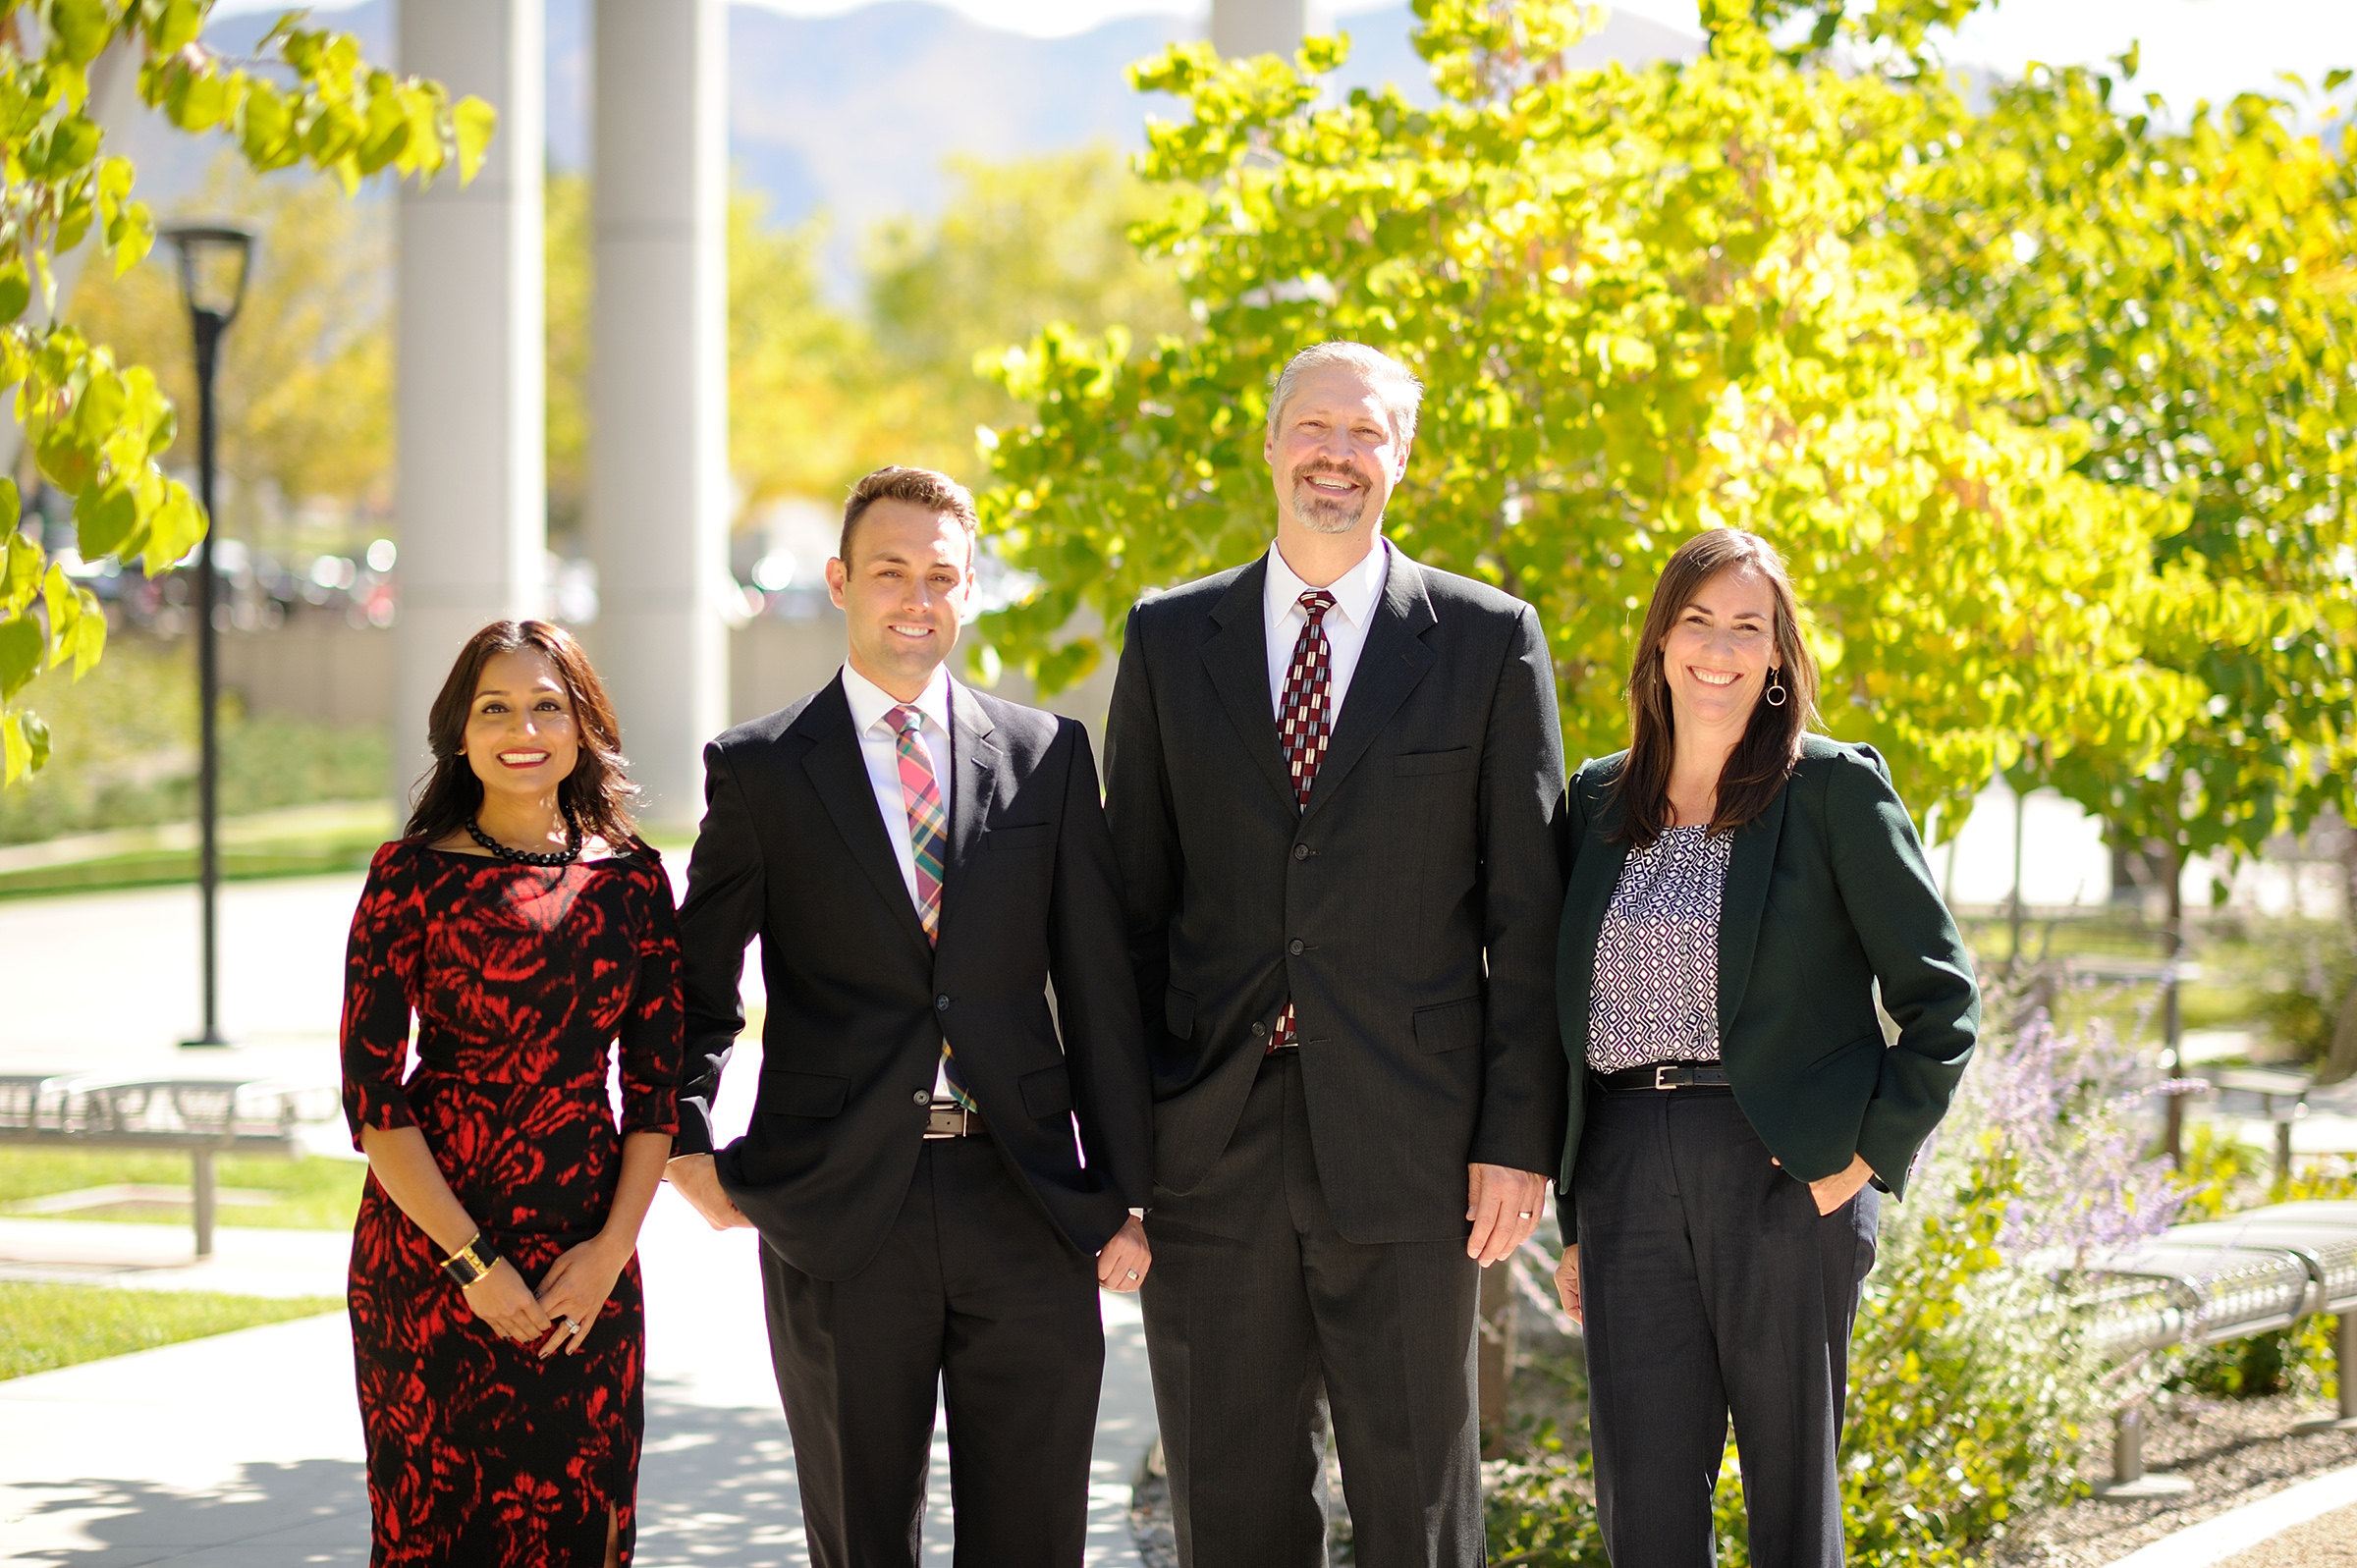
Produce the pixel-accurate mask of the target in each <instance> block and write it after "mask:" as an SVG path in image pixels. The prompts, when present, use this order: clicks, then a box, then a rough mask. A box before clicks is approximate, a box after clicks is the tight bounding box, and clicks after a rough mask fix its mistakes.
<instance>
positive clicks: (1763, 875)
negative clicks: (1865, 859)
mask: <svg viewBox="0 0 2357 1568" xmlns="http://www.w3.org/2000/svg"><path fill="white" fill-rule="evenodd" d="M1791 793H1792V786H1791V785H1790V784H1785V785H1784V787H1783V788H1781V789H1779V790H1778V791H1777V792H1776V796H1775V798H1774V799H1772V800H1770V801H1769V802H1768V809H1767V810H1766V811H1763V812H1761V813H1760V814H1759V816H1758V817H1756V818H1754V819H1753V820H1752V821H1751V822H1748V823H1746V824H1745V825H1744V826H1743V827H1741V828H1739V829H1737V830H1736V831H1735V842H1734V847H1733V849H1732V850H1731V851H1729V854H1728V858H1727V891H1726V892H1725V893H1724V894H1723V896H1722V899H1721V902H1720V906H1719V1027H1720V1029H1721V1031H1722V1038H1725V1036H1724V1031H1725V1030H1726V1029H1727V1026H1728V1025H1730V1024H1732V1023H1733V1022H1734V1021H1735V1011H1736V1009H1737V1008H1739V1007H1741V1006H1742V1005H1743V993H1744V992H1745V990H1747V989H1748V988H1749V987H1750V985H1751V961H1752V958H1753V955H1754V954H1756V953H1757V952H1758V951H1759V946H1760V916H1761V914H1762V913H1763V912H1764V911H1765V910H1766V909H1767V907H1768V883H1769V881H1770V878H1771V875H1772V873H1774V871H1775V870H1776V846H1777V843H1778V841H1779V840H1780V839H1781V838H1782V837H1783V831H1784V801H1785V799H1786V798H1787V797H1788V796H1789V795H1790V794H1791Z"/></svg>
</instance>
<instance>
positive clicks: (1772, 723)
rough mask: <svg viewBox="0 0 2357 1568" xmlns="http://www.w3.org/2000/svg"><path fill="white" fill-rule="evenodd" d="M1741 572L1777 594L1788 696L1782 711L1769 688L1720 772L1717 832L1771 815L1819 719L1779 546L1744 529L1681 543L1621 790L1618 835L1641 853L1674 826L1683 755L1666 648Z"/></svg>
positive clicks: (1647, 634)
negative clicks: (1707, 586) (1686, 620)
mask: <svg viewBox="0 0 2357 1568" xmlns="http://www.w3.org/2000/svg"><path fill="white" fill-rule="evenodd" d="M1730 568H1744V569H1748V570H1751V571H1754V572H1757V573H1758V574H1759V576H1760V577H1761V579H1762V580H1763V581H1765V582H1766V583H1767V584H1768V587H1769V590H1770V591H1771V593H1772V594H1773V595H1774V596H1775V599H1776V666H1777V668H1778V671H1779V676H1780V678H1781V681H1782V684H1783V687H1784V690H1785V691H1786V693H1787V694H1788V695H1787V696H1786V697H1785V699H1784V703H1783V706H1781V707H1778V706H1775V705H1774V704H1772V703H1770V702H1769V701H1768V700H1767V692H1766V690H1765V689H1763V690H1762V692H1761V694H1760V700H1759V702H1758V704H1757V705H1756V706H1755V707H1754V708H1753V709H1752V713H1751V723H1750V724H1749V725H1747V726H1746V727H1745V728H1744V730H1743V738H1742V739H1740V740H1738V741H1736V742H1735V749H1734V750H1733V751H1731V752H1729V753H1728V754H1727V766H1726V767H1725V768H1724V769H1723V770H1721V772H1720V775H1719V800H1718V804H1717V805H1716V806H1715V807H1714V808H1713V810H1712V813H1711V832H1713V833H1732V832H1734V831H1735V830H1736V829H1737V828H1740V827H1742V826H1743V825H1744V824H1745V823H1747V822H1750V821H1752V820H1753V819H1754V818H1756V817H1758V816H1759V815H1760V813H1761V812H1763V811H1766V810H1767V809H1768V805H1769V802H1771V801H1773V800H1774V799H1775V798H1776V792H1777V791H1778V790H1779V789H1781V788H1782V787H1783V786H1784V781H1785V779H1787V778H1788V777H1790V775H1791V772H1792V765H1793V764H1794V763H1795V762H1796V761H1798V760H1799V758H1800V734H1801V731H1802V730H1805V729H1807V728H1808V727H1809V726H1811V725H1813V724H1815V723H1816V722H1817V661H1816V659H1815V658H1813V657H1812V656H1811V655H1810V653H1809V647H1808V644H1807V643H1805V642H1803V641H1802V640H1801V636H1800V607H1799V604H1798V603H1797V602H1796V601H1795V600H1794V599H1793V597H1792V579H1791V578H1790V577H1789V576H1787V575H1786V574H1785V572H1784V562H1783V558H1782V557H1781V556H1780V555H1778V554H1777V553H1776V547H1775V546H1774V545H1772V544H1770V543H1769V542H1768V541H1767V540H1765V539H1763V538H1761V537H1760V536H1759V535H1758V534H1756V533H1745V532H1744V531H1743V530H1742V529H1740V528H1713V529H1710V530H1709V531H1707V532H1704V533H1699V534H1696V535H1695V536H1694V537H1693V538H1691V539H1689V540H1687V541H1686V542H1685V543H1684V544H1682V545H1680V546H1678V548H1677V553H1676V554H1675V555H1673V556H1672V557H1671V558H1670V564H1669V565H1668V566H1666V567H1664V568H1662V576H1661V580H1660V581H1659V582H1656V583H1655V584H1654V585H1653V603H1652V604H1651V605H1649V606H1647V607H1646V611H1645V631H1644V634H1643V635H1642V636H1640V637H1639V638H1638V639H1637V657H1636V660H1635V662H1634V663H1633V664H1631V665H1630V666H1629V671H1628V756H1627V759H1626V760H1625V761H1623V762H1622V763H1621V765H1620V771H1619V773H1618V774H1617V775H1616V776H1615V778H1614V780H1613V785H1612V787H1613V799H1614V800H1615V801H1617V803H1618V805H1619V807H1620V820H1619V821H1618V822H1617V824H1615V826H1614V828H1613V831H1612V837H1614V838H1625V839H1627V840H1628V841H1629V842H1630V843H1632V844H1634V845H1636V846H1637V847H1638V848H1640V849H1643V848H1646V847H1648V846H1650V845H1651V844H1652V843H1653V841H1654V840H1655V839H1657V838H1660V837H1661V836H1662V830H1663V829H1664V828H1665V827H1667V826H1668V825H1669V821H1668V819H1669V816H1670V767H1671V764H1672V761H1673V760H1674V759H1675V757H1676V754H1677V720H1676V717H1675V716H1674V714H1673V713H1672V709H1671V705H1670V678H1669V676H1668V675H1667V674H1666V673H1665V672H1664V671H1663V669H1662V644H1663V643H1664V642H1665V641H1667V640H1668V639H1669V636H1670V630H1671V628H1672V626H1674V625H1676V624H1677V618H1678V617H1679V616H1680V615H1682V614H1684V613H1685V609H1686V606H1688V605H1690V604H1692V603H1693V602H1694V596H1695V595H1696V594H1698V593H1700V592H1701V591H1702V585H1703V584H1704V583H1706V582H1708V581H1710V580H1711V578H1713V577H1715V576H1717V575H1718V574H1719V573H1720V572H1722V571H1727V570H1729V569H1730Z"/></svg>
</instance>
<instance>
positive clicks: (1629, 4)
mask: <svg viewBox="0 0 2357 1568" xmlns="http://www.w3.org/2000/svg"><path fill="white" fill-rule="evenodd" d="M748 3H751V4H757V5H762V6H766V7H767V8H768V9H770V10H773V11H778V12H782V13H785V14H787V15H789V16H832V15H838V14H840V13H843V12H846V11H852V10H856V9H858V7H859V6H860V5H862V4H866V3H868V0H748ZM938 3H942V4H946V5H948V6H949V8H950V9H952V10H954V11H958V12H961V13H963V14H964V15H965V16H967V17H970V18H972V19H973V20H974V21H976V22H980V23H983V24H985V25H987V26H990V27H1004V28H1008V29H1011V30H1014V31H1017V32H1028V33H1033V34H1037V35H1040V36H1045V37H1054V36H1061V35H1064V34H1068V33H1073V32H1083V31H1086V30H1087V29H1088V28H1090V27H1096V26H1098V25H1099V24H1101V23H1105V22H1110V21H1112V20H1114V19H1116V18H1118V17H1126V16H1138V15H1145V14H1155V15H1167V16H1195V17H1208V16H1209V15H1210V6H1209V3H1208V0H938ZM1385 3H1386V0H1311V5H1312V12H1311V15H1312V20H1313V25H1314V24H1315V23H1316V22H1319V21H1334V20H1343V21H1347V19H1348V18H1349V16H1350V15H1351V14H1352V13H1353V12H1358V11H1365V10H1371V9H1375V8H1377V7H1378V6H1380V5H1383V4H1385ZM286 4H287V0H221V3H220V4H219V5H218V6H216V7H215V9H216V10H218V11H221V12H225V13H226V12H233V11H269V10H276V9H283V8H284V6H285V5H286ZM331 8H332V4H331V5H330V6H322V9H331ZM1619 9H1622V10H1626V11H1629V12H1632V13H1634V14H1637V15H1640V16H1644V17H1647V18H1650V19H1652V20H1654V21H1657V22H1663V23H1667V24H1669V25H1670V26H1672V27H1679V28H1682V29H1685V30H1688V31H1692V30H1697V28H1696V22H1695V4H1694V0H1622V3H1621V5H1620V7H1619ZM2130 39H2138V40H2140V41H2141V43H2142V46H2143V63H2142V64H2143V69H2142V72H2141V74H2140V76H2139V78H2138V82H2139V84H2140V85H2141V86H2143V87H2144V88H2145V89H2146V90H2148V91H2157V92H2160V93H2161V94H2163V95H2164V96H2165V97H2166V98H2167V99H2168V100H2169V101H2170V103H2171V104H2172V105H2176V106H2178V107H2185V106H2189V105H2190V104H2191V103H2192V102H2193V100H2195V99H2196V98H2202V97H2208V98H2212V99H2222V98H2225V97H2227V96H2229V95H2231V94H2232V93H2234V92H2236V91H2240V90H2242V89H2244V88H2247V87H2262V86H2270V85H2273V84H2275V76H2276V73H2278V72H2281V71H2294V72H2301V73H2306V74H2307V75H2309V77H2310V78H2311V79H2312V80H2311V83H2310V84H2311V85H2314V84H2315V83H2314V81H2313V78H2314V77H2316V76H2319V75H2321V74H2322V73H2323V72H2324V71H2325V70H2327V69H2329V68H2330V67H2332V66H2336V65H2350V66H2357V3H2352V0H1998V4H1996V5H1995V6H1994V7H1990V8H1985V9H1984V10H1983V11H1981V12H1980V13H1978V14H1976V15H1975V16H1974V17H1972V18H1971V19H1970V20H1969V21H1967V22H1966V24H1965V25H1964V27H1963V28H1962V30H1961V33H1960V34H1959V36H1958V37H1957V38H1956V40H1955V42H1954V45H1953V47H1952V49H1951V51H1950V54H1949V58H1950V59H1951V60H1952V61H1954V62H1955V63H1957V64H1969V65H1981V66H1989V67H1993V68H1995V69H1996V70H1998V71H2000V72H2001V73H2003V74H2005V75H2008V76H2009V75H2013V74H2016V73H2018V72H2019V71H2020V70H2021V68H2022V67H2023V66H2024V65H2026V64H2027V63H2029V62H2030V61H2032V60H2044V61H2048V62H2050V63H2054V64H2085V65H2101V64H2102V63H2103V62H2104V61H2105V60H2107V59H2108V58H2109V57H2110V56H2112V55H2114V54H2117V53H2118V52H2119V51H2120V50H2121V49H2122V48H2124V47H2125V46H2126V45H2127V43H2128V41H2129V40H2130Z"/></svg>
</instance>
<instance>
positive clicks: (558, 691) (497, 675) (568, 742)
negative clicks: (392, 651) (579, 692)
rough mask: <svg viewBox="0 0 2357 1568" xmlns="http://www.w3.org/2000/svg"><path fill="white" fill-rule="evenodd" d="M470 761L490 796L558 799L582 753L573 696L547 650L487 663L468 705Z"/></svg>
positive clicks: (505, 656) (525, 650) (499, 657)
mask: <svg viewBox="0 0 2357 1568" xmlns="http://www.w3.org/2000/svg"><path fill="white" fill-rule="evenodd" d="M580 752H581V746H580V731H579V730H577V729H576V727H575V723H574V713H573V694H572V693H571V692H570V691H568V690H566V689H565V682H564V680H563V678H562V677H560V676H558V674H557V667H556V666H555V665H554V664H552V663H550V662H549V659H548V656H547V655H546V654H543V653H541V652H539V651H538V650H537V649H533V648H521V649H518V650H517V651H515V652H513V653H497V654H493V655H492V656H491V657H490V658H489V659H487V660H485V661H484V662H483V673H482V674H481V675H480V676H477V677H476V679H475V683H474V701H473V703H472V704H471V705H469V707H468V708H467V711H466V766H467V767H468V768H470V769H472V770H473V772H474V776H475V778H477V779H479V780H481V781H482V784H483V793H484V796H485V798H486V800H488V799H489V798H490V797H493V796H506V797H508V798H510V799H514V800H528V799H543V798H549V797H553V796H554V795H555V794H556V792H557V785H558V784H561V783H563V782H564V780H565V779H566V777H567V776H568V775H570V774H571V773H572V772H573V768H574V764H575V763H576V762H577V761H578V760H579V759H580Z"/></svg>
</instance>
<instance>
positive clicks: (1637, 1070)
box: [1589, 1061, 1732, 1095]
mask: <svg viewBox="0 0 2357 1568" xmlns="http://www.w3.org/2000/svg"><path fill="white" fill-rule="evenodd" d="M1589 1076H1591V1077H1593V1078H1594V1079H1595V1080H1596V1086H1597V1087H1598V1088H1600V1089H1602V1090H1604V1091H1605V1092H1606V1093H1607V1094H1615V1095H1633V1094H1651V1093H1652V1092H1653V1091H1655V1090H1657V1089H1727V1088H1731V1087H1732V1085H1731V1084H1729V1083H1728V1081H1727V1069H1726V1068H1725V1067H1722V1066H1720V1065H1719V1064H1718V1063H1717V1062H1703V1061H1656V1062H1648V1063H1647V1064H1646V1065H1644V1066H1642V1067H1623V1068H1621V1069H1620V1070H1619V1071H1618V1072H1599V1073H1591V1074H1590V1075H1589Z"/></svg>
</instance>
